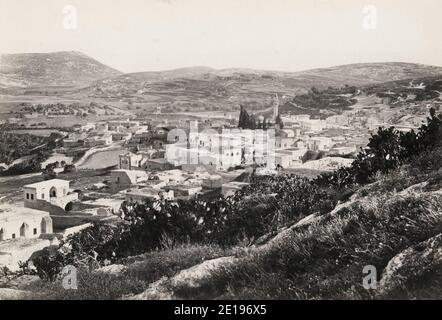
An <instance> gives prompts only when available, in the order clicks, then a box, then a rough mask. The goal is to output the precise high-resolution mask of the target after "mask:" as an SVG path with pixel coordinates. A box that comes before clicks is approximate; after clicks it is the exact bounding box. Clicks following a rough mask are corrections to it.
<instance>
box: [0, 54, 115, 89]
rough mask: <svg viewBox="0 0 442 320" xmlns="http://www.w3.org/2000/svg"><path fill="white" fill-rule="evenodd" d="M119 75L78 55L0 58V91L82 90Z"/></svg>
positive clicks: (8, 56) (9, 56) (13, 55)
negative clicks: (56, 88)
mask: <svg viewBox="0 0 442 320" xmlns="http://www.w3.org/2000/svg"><path fill="white" fill-rule="evenodd" d="M119 74H120V72H119V71H117V70H115V69H112V68H110V67H108V66H105V65H104V64H102V63H100V62H98V61H96V60H94V59H92V58H90V57H88V56H86V55H84V54H82V53H80V52H71V51H69V52H54V53H23V54H2V55H0V87H3V88H5V89H9V88H11V87H12V88H14V87H19V88H29V87H48V86H49V87H51V86H86V85H88V84H90V83H91V82H92V81H95V80H98V79H103V78H109V77H114V76H117V75H119Z"/></svg>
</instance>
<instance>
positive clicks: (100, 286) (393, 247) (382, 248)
mask: <svg viewBox="0 0 442 320" xmlns="http://www.w3.org/2000/svg"><path fill="white" fill-rule="evenodd" d="M440 163H442V151H441V150H439V151H437V152H435V153H432V154H430V155H423V156H421V157H419V158H418V159H416V160H414V161H413V163H412V164H411V165H406V166H403V167H401V168H399V169H397V170H396V171H394V172H391V173H390V174H388V175H379V176H378V177H376V181H375V182H373V183H371V184H369V185H366V186H364V187H361V188H359V189H358V190H357V191H356V192H355V193H354V194H353V195H352V196H351V197H350V198H349V200H347V201H346V202H343V203H341V204H339V205H338V206H337V207H336V208H335V209H334V210H333V211H331V212H329V213H327V214H324V215H322V216H309V217H307V218H306V219H303V220H301V221H300V222H298V223H297V224H295V225H294V226H292V227H290V228H288V229H286V230H284V231H282V232H280V233H279V234H278V235H277V236H276V237H274V238H273V239H271V240H270V241H269V242H267V243H266V244H264V245H261V246H258V247H239V248H235V249H234V250H228V251H225V250H222V249H220V248H218V247H215V246H199V245H183V246H178V247H175V248H173V247H172V248H168V247H167V246H165V249H164V250H161V251H155V252H151V253H147V254H145V255H142V256H138V257H135V258H130V259H127V260H126V261H124V264H125V265H126V267H127V271H126V272H124V273H121V274H118V275H103V274H96V273H91V272H82V273H81V276H80V286H79V287H80V289H79V290H77V291H70V292H67V291H65V290H62V289H61V288H60V284H59V283H55V284H51V285H48V284H45V283H42V282H40V283H39V284H37V285H35V286H34V288H33V290H35V291H42V290H43V291H44V292H47V297H48V298H57V299H115V298H120V297H122V296H125V295H128V294H129V295H131V294H132V295H134V294H140V293H142V292H144V293H143V294H141V295H138V296H132V298H136V299H146V298H158V297H162V298H190V299H199V298H214V299H217V298H226V299H287V298H288V299H373V298H418V299H419V298H440V296H441V294H442V292H441V283H442V275H441V273H440V270H438V269H440V268H437V264H436V265H432V264H431V263H432V262H437V261H431V259H430V260H428V259H427V260H428V261H427V260H423V261H425V263H420V264H419V260H417V262H416V261H415V262H414V267H413V268H414V269H410V268H409V269H407V268H405V271H404V270H401V272H403V273H402V276H405V278H403V279H405V280H406V281H405V280H404V283H403V287H399V288H395V290H389V291H387V292H380V291H375V290H366V289H364V288H363V285H362V279H363V277H364V276H365V275H364V274H363V268H364V267H365V266H367V265H373V266H375V267H376V269H377V276H378V280H379V279H381V277H382V278H383V275H385V273H386V268H387V266H388V265H389V262H391V261H392V259H393V258H395V257H397V256H398V255H399V257H400V255H401V254H402V253H403V252H404V251H405V250H407V249H408V248H413V250H414V251H416V252H418V253H419V252H425V250H426V249H428V248H427V247H428V244H426V243H425V241H427V240H428V239H434V237H435V236H437V235H439V237H440V234H441V233H442V215H441V212H442V192H441V190H442V170H440V169H439V168H440ZM433 243H436V245H437V242H435V241H433ZM426 246H427V247H426ZM408 250H410V249H408ZM437 250H440V247H439V248H438V247H437V246H436V251H434V252H436V254H437V252H438V251H437ZM434 252H433V253H434ZM425 256H426V257H428V255H427V254H425ZM219 257H229V258H226V261H227V260H229V259H230V261H232V257H233V261H234V263H228V264H222V263H217V264H215V266H214V267H211V270H209V271H210V272H207V269H206V270H205V268H202V267H203V266H205V265H206V264H201V262H203V261H207V260H210V259H216V258H219ZM431 257H432V256H431ZM218 260H219V259H218ZM408 260H410V259H408ZM212 261H214V260H212ZM439 265H440V261H439ZM435 266H436V267H435ZM199 267H200V268H199ZM189 268H191V269H189ZM192 271H193V272H192ZM198 271H199V272H198ZM404 272H405V273H404ZM146 289H147V290H146Z"/></svg>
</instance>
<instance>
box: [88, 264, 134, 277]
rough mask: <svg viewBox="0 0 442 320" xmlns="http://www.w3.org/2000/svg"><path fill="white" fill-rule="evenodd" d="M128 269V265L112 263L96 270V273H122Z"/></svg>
mask: <svg viewBox="0 0 442 320" xmlns="http://www.w3.org/2000/svg"><path fill="white" fill-rule="evenodd" d="M126 270H127V267H126V266H124V265H122V264H111V265H108V266H105V267H102V268H99V269H97V270H95V271H94V272H96V273H104V274H111V275H121V274H122V273H124V272H125V271H126Z"/></svg>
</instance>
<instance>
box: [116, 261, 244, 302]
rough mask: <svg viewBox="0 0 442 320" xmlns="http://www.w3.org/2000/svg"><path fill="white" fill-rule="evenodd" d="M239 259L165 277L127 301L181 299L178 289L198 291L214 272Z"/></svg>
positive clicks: (126, 297)
mask: <svg viewBox="0 0 442 320" xmlns="http://www.w3.org/2000/svg"><path fill="white" fill-rule="evenodd" d="M237 261H238V258H235V257H222V258H217V259H212V260H207V261H204V262H203V263H201V264H198V265H196V266H193V267H191V268H189V269H185V270H182V271H180V272H178V273H177V274H176V275H175V276H173V277H171V278H167V277H163V278H161V279H160V280H158V281H156V282H154V283H152V284H150V285H149V287H148V288H147V290H145V291H144V292H142V293H140V294H137V295H133V296H125V297H123V299H126V300H171V299H180V296H179V294H177V292H176V291H177V289H182V288H186V289H192V290H198V289H199V288H201V287H202V286H203V285H204V284H205V283H206V281H208V280H209V279H210V277H211V276H212V274H213V272H214V271H216V270H219V269H221V268H225V267H229V266H231V265H233V264H235V263H236V262H237Z"/></svg>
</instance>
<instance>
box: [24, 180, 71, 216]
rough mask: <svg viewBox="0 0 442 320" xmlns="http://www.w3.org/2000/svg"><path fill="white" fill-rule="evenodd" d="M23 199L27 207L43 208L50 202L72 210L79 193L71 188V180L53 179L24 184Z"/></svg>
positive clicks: (66, 209)
mask: <svg viewBox="0 0 442 320" xmlns="http://www.w3.org/2000/svg"><path fill="white" fill-rule="evenodd" d="M23 199H24V204H25V207H26V208H31V209H37V210H42V209H46V208H47V204H50V205H52V206H56V207H60V208H62V209H63V210H65V211H70V210H71V209H72V204H73V202H75V201H78V193H76V192H73V191H72V190H71V189H70V188H69V181H67V180H61V179H52V180H47V181H42V182H37V183H33V184H28V185H26V186H24V187H23Z"/></svg>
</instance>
